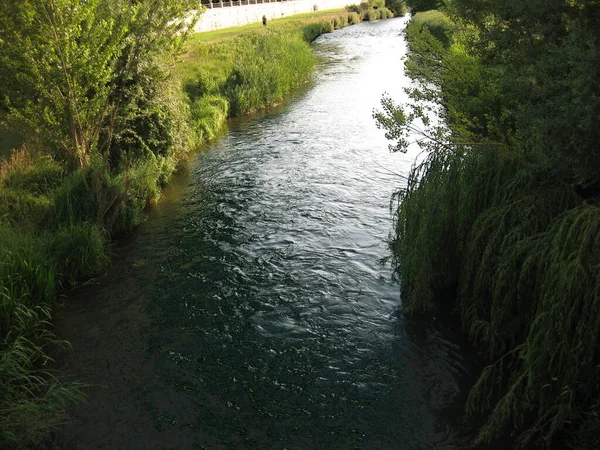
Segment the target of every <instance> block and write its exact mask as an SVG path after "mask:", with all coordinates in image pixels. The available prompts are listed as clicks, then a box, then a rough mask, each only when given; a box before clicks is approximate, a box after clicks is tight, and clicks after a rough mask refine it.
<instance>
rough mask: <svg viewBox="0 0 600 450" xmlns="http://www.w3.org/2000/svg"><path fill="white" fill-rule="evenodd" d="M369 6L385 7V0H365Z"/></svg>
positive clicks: (375, 7) (374, 7)
mask: <svg viewBox="0 0 600 450" xmlns="http://www.w3.org/2000/svg"><path fill="white" fill-rule="evenodd" d="M367 3H368V5H369V8H373V9H380V8H384V7H385V0H367Z"/></svg>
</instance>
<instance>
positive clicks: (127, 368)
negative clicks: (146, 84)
mask: <svg viewBox="0 0 600 450" xmlns="http://www.w3.org/2000/svg"><path fill="white" fill-rule="evenodd" d="M404 25H405V19H394V20H388V21H381V22H376V23H363V24H360V25H356V26H352V27H348V28H345V29H343V30H339V31H336V32H335V33H332V34H329V35H325V36H322V37H321V38H320V39H319V40H318V42H317V43H316V44H315V48H316V51H317V52H318V53H320V54H321V55H322V56H323V61H324V62H323V64H322V66H321V67H320V68H319V70H318V74H317V77H316V80H315V82H314V83H313V84H312V85H311V86H310V87H307V89H305V90H304V91H303V92H300V93H299V94H298V95H297V98H295V99H294V100H293V101H292V102H290V103H288V104H287V105H284V106H282V107H280V108H279V109H278V110H276V111H270V112H268V113H265V114H263V115H260V116H256V117H253V118H245V119H241V120H236V121H234V122H232V124H231V129H230V132H229V134H227V135H226V136H225V137H224V138H223V139H221V140H220V142H218V143H217V144H216V145H215V146H214V147H213V148H212V149H210V150H209V151H207V152H205V153H203V154H201V155H199V156H198V157H197V158H195V160H194V161H192V162H191V163H190V173H189V174H188V175H187V176H184V177H183V179H181V180H179V182H177V183H175V185H174V187H171V188H170V189H171V191H170V192H171V194H169V196H171V197H172V198H170V199H169V200H167V201H165V202H163V203H162V205H161V206H160V207H159V208H157V209H156V210H155V211H153V212H152V213H151V217H150V218H149V220H148V221H147V222H146V223H145V224H144V225H143V226H142V227H141V228H140V230H139V231H138V232H136V233H135V235H134V236H132V237H131V238H130V239H129V240H126V241H123V242H122V243H121V245H120V249H119V253H120V255H121V257H120V258H119V259H118V261H117V262H116V266H115V268H114V269H113V270H111V271H110V273H109V274H108V275H107V276H105V277H103V278H102V279H100V280H99V282H98V284H97V285H95V286H88V287H86V288H82V289H80V290H79V291H78V292H76V293H75V295H74V298H72V299H69V301H68V302H67V305H66V306H65V307H64V308H63V310H62V311H61V312H60V318H59V321H58V328H59V332H60V334H61V335H62V337H64V338H65V339H67V340H69V341H70V342H72V344H73V348H74V352H73V353H72V354H71V355H68V356H66V357H65V358H64V361H62V366H63V370H64V372H65V373H70V374H75V375H76V376H77V377H78V378H79V379H81V380H82V381H84V382H86V383H90V384H92V385H93V386H94V387H93V389H90V390H89V395H90V399H89V402H88V403H87V404H86V405H83V406H81V407H80V408H79V409H78V411H77V412H76V420H75V422H74V423H73V424H72V425H70V426H68V427H66V429H65V430H64V431H63V432H62V433H61V435H60V436H59V439H58V446H60V447H61V448H250V447H252V448H277V449H283V448H286V449H311V448H344V449H345V448H403V449H427V448H431V449H434V448H435V449H445V448H447V449H457V448H461V447H463V445H464V442H463V441H462V440H461V439H462V438H460V433H457V432H456V431H453V427H452V426H451V424H450V423H449V422H448V421H447V420H446V419H445V417H447V415H448V414H444V411H455V409H452V408H456V404H457V403H456V400H457V396H458V395H459V392H460V385H459V382H460V380H461V378H464V376H465V374H466V373H467V372H468V370H467V368H466V366H467V363H466V362H465V361H464V359H463V357H462V356H461V350H460V348H459V347H458V345H457V344H456V343H455V342H456V340H455V338H453V337H451V334H450V333H449V332H448V331H447V330H444V329H443V327H441V326H436V324H435V322H432V323H430V324H423V323H413V322H410V321H408V319H405V318H403V317H402V316H400V315H398V309H399V307H400V295H399V288H398V285H397V284H396V283H394V282H393V281H392V280H391V276H390V269H389V267H384V266H381V265H380V263H379V261H380V259H381V258H382V257H385V256H386V255H387V254H388V250H387V247H386V244H385V240H386V238H387V236H388V233H389V232H390V229H391V221H390V215H389V209H388V206H389V199H390V195H391V193H392V192H393V190H394V189H396V188H397V187H398V185H399V184H400V183H401V182H402V180H401V179H400V178H399V177H398V176H397V175H395V174H394V173H393V172H403V173H406V172H407V171H408V168H409V165H410V163H411V161H412V158H414V155H400V154H396V155H392V154H390V153H388V150H387V142H386V141H385V139H384V137H383V133H382V132H381V131H379V130H377V128H376V127H375V124H374V122H373V119H372V118H371V114H372V109H373V108H374V107H377V106H378V102H379V99H380V98H381V95H382V94H383V92H384V91H387V92H389V93H391V94H392V96H394V97H395V98H401V97H402V95H403V94H402V87H403V86H406V84H407V80H406V78H405V77H404V75H403V72H402V61H401V57H402V55H403V54H404V52H405V43H404V40H403V38H402V36H401V34H400V33H401V30H402V29H403V27H404ZM448 408H450V409H449V410H448Z"/></svg>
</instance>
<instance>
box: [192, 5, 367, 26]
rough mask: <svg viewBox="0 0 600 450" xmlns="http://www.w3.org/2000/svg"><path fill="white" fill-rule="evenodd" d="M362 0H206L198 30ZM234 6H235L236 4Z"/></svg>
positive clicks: (319, 9) (276, 17) (257, 20)
mask: <svg viewBox="0 0 600 450" xmlns="http://www.w3.org/2000/svg"><path fill="white" fill-rule="evenodd" d="M357 1H358V0H354V1H353V0H228V1H220V0H219V1H214V0H213V1H212V2H211V1H208V0H204V1H203V3H202V6H204V7H205V8H206V11H204V13H203V14H202V16H201V17H200V20H199V21H198V23H197V24H196V28H195V30H196V31H211V30H219V29H222V28H229V27H235V26H240V25H247V24H249V23H254V22H260V21H261V20H262V17H263V16H266V18H267V19H268V20H269V21H270V20H273V19H278V18H280V17H284V16H291V15H294V14H300V13H308V12H313V11H317V10H318V11H324V10H327V9H334V8H343V7H344V6H346V5H349V4H351V3H357ZM233 6H234V8H232V7H233Z"/></svg>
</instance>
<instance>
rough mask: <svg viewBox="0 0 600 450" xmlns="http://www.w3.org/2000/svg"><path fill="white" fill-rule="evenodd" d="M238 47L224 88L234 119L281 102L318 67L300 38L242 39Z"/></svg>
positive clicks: (250, 37) (288, 35)
mask: <svg viewBox="0 0 600 450" xmlns="http://www.w3.org/2000/svg"><path fill="white" fill-rule="evenodd" d="M329 23H330V22H329ZM331 26H332V25H331ZM235 46H236V58H235V63H234V66H233V69H232V72H231V74H230V75H229V78H228V79H227V81H226V83H225V86H224V95H225V97H227V99H228V100H229V103H230V114H231V115H242V114H248V113H250V112H253V111H256V110H258V109H260V108H264V107H265V106H268V105H273V104H275V103H278V102H280V101H281V100H282V99H283V96H284V95H285V94H286V93H287V92H289V91H290V90H291V89H293V88H294V87H296V86H298V85H299V84H300V83H302V82H304V81H306V80H307V79H308V77H309V76H310V74H311V73H312V69H313V66H314V63H315V57H314V55H313V53H312V51H311V50H310V48H309V47H308V45H307V43H306V42H305V41H304V40H303V39H302V37H301V36H300V35H298V34H287V33H286V34H283V33H282V34H269V35H265V34H255V35H248V36H242V37H240V38H238V39H237V40H236V42H235Z"/></svg>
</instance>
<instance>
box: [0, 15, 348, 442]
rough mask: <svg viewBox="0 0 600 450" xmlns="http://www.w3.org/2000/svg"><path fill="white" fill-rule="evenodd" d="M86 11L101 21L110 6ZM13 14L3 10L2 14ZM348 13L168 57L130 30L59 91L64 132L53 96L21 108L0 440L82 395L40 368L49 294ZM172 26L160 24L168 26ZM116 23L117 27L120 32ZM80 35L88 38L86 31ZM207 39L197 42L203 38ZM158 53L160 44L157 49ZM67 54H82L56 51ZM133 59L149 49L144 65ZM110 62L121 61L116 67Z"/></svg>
mask: <svg viewBox="0 0 600 450" xmlns="http://www.w3.org/2000/svg"><path fill="white" fill-rule="evenodd" d="M19 7H20V8H22V9H23V10H22V11H21V10H19V11H12V13H14V17H20V16H19V14H21V13H33V14H37V13H36V12H35V11H33V12H32V11H29V10H28V9H27V8H35V7H36V6H35V5H33V6H32V5H22V6H19ZM147 12H149V11H147ZM62 13H64V11H57V14H62ZM92 13H93V14H96V16H95V17H102V15H103V14H109V13H110V14H112V13H113V12H112V11H109V12H107V11H104V10H102V11H99V10H94V11H92ZM135 13H136V14H141V13H140V12H139V11H137V12H135ZM132 14H134V13H132ZM165 14H167V12H165ZM14 17H13V16H6V17H5V16H2V20H3V21H5V20H6V21H10V20H12V19H13V18H14ZM73 20H76V19H73ZM91 20H94V19H91ZM356 22H358V15H357V14H356V13H348V12H341V11H340V12H334V13H331V12H326V13H319V14H313V15H311V16H310V17H301V18H296V19H294V18H289V19H283V20H282V21H281V22H279V21H272V22H270V23H269V26H268V27H267V28H266V29H263V28H259V29H258V30H252V29H247V30H243V31H241V30H240V31H239V33H238V32H237V31H234V33H237V34H236V35H231V31H230V32H229V33H226V32H225V33H226V34H227V37H225V35H222V36H221V37H218V36H215V35H212V36H210V35H209V36H204V37H200V36H197V37H194V38H192V39H191V40H190V42H189V43H188V44H187V47H185V51H184V55H185V56H184V57H183V60H176V59H175V56H174V55H175V53H174V51H175V50H176V49H175V48H171V47H170V45H171V44H170V41H169V39H172V36H171V35H169V34H168V33H167V34H164V33H163V34H158V35H157V36H158V37H157V38H156V39H157V41H156V42H153V43H150V44H149V43H147V42H145V41H144V40H143V37H142V36H144V31H143V30H140V29H136V28H135V27H132V28H131V29H130V30H129V33H133V34H130V35H128V37H127V39H130V40H131V42H132V45H133V46H135V45H139V47H138V49H139V53H136V52H133V53H131V54H123V53H118V52H119V51H120V50H118V48H117V47H112V50H111V51H114V52H116V53H115V54H114V55H112V56H111V55H105V56H107V58H108V60H109V61H114V64H115V66H113V65H110V66H103V69H104V70H105V72H102V74H103V76H105V77H106V78H104V79H98V80H96V82H97V83H98V84H97V85H96V86H97V90H96V91H81V92H79V91H75V90H74V91H73V92H72V96H73V97H72V99H71V101H72V106H73V109H72V110H69V111H71V112H75V111H77V115H73V116H71V119H73V120H75V121H81V122H77V127H76V129H75V131H74V133H73V134H71V136H69V131H68V130H67V129H66V128H68V127H65V126H64V125H65V123H68V122H65V123H62V122H60V121H58V122H57V119H58V118H60V117H61V116H60V115H58V114H59V113H60V114H62V113H63V112H64V111H63V112H60V111H61V109H60V108H61V104H60V102H59V101H57V102H56V103H52V102H53V101H55V100H56V99H55V98H53V97H49V98H47V99H45V100H44V101H46V102H47V103H48V105H50V106H45V108H46V111H50V109H48V108H50V107H56V114H57V116H55V117H52V116H50V115H49V116H44V115H43V114H42V115H40V114H39V112H37V110H34V109H32V110H31V111H24V112H23V114H25V113H28V114H30V115H29V116H27V117H26V119H27V120H29V121H30V122H31V123H33V122H34V121H36V120H37V122H36V123H37V127H38V128H30V129H31V130H36V129H39V130H41V131H40V134H39V135H38V136H37V137H36V136H29V137H28V139H27V142H25V143H24V145H23V147H22V148H21V149H20V150H19V151H16V152H14V153H13V154H12V157H11V158H10V159H9V160H8V161H5V162H4V163H3V164H2V166H1V167H0V218H1V219H0V235H2V239H3V242H2V244H3V245H2V248H1V249H0V261H2V264H0V299H1V302H0V308H1V309H0V317H1V318H2V322H1V323H0V336H1V339H2V345H1V347H0V352H1V355H0V378H1V383H0V399H1V400H0V402H1V404H0V410H1V411H2V415H1V416H0V443H1V445H2V447H3V448H27V447H31V446H35V445H40V444H42V443H43V442H45V441H46V440H47V439H48V437H49V435H50V434H51V433H52V431H53V430H54V429H55V428H56V427H57V426H58V425H60V424H61V423H63V422H64V421H65V420H66V419H67V416H68V411H69V409H70V408H71V407H72V405H73V404H74V403H77V402H79V401H81V399H82V394H81V391H80V390H79V387H78V385H77V384H74V383H70V384H68V383H61V382H59V381H58V380H56V379H55V378H54V377H53V376H52V374H51V373H50V372H49V371H48V370H47V369H46V367H47V366H48V365H49V364H50V358H49V356H48V347H49V346H50V345H54V344H58V343H56V342H54V339H53V335H52V332H51V326H50V322H51V320H52V308H53V304H54V300H55V296H56V294H57V293H59V292H61V291H62V290H63V289H65V288H67V287H69V286H73V285H75V284H77V283H78V282H80V281H81V280H83V279H86V278H89V277H90V276H93V275H95V274H98V273H101V272H102V271H103V270H104V269H105V268H106V267H107V266H108V265H109V263H110V240H111V239H112V238H113V237H115V236H119V235H122V234H123V233H127V232H128V231H130V230H132V229H133V228H135V227H136V226H137V225H138V224H139V223H140V222H141V221H142V220H143V214H144V213H143V210H144V209H145V208H146V207H147V206H148V205H151V204H153V203H155V202H157V201H158V200H159V198H160V196H161V187H162V186H164V185H165V184H166V183H167V182H168V180H169V178H170V177H171V175H172V174H173V173H174V171H175V170H176V168H177V164H178V163H179V161H181V160H183V159H184V158H185V157H186V155H187V154H189V152H191V151H192V150H193V149H194V148H197V147H198V146H199V145H201V144H206V143H208V142H210V140H211V139H212V138H213V137H214V136H215V135H216V134H217V133H218V131H219V129H220V128H221V127H222V126H223V124H224V123H225V122H226V120H227V118H228V117H231V116H234V115H240V114H248V113H251V112H253V111H256V110H258V109H261V108H264V107H268V106H270V105H273V104H276V103H278V102H280V101H281V100H282V99H283V97H284V96H285V95H287V94H288V93H289V92H290V91H291V90H293V89H294V88H295V87H296V86H298V85H299V84H301V83H303V82H305V81H306V80H307V79H308V78H309V77H310V74H311V71H312V67H313V65H314V55H312V52H311V50H310V47H309V46H308V42H310V41H312V40H313V39H314V38H315V37H316V36H318V35H319V34H321V33H324V32H330V31H333V30H334V29H335V28H339V27H342V26H345V25H347V24H349V23H356ZM51 25H52V24H51ZM192 25H193V24H192ZM17 26H20V24H19V25H17V24H12V23H10V24H8V25H7V26H5V27H3V29H5V30H11V29H12V30H13V31H14V30H15V29H17ZM156 26H157V27H158V26H160V24H157V25H156ZM182 26H184V25H183V24H182ZM178 30H179V29H175V30H174V29H169V33H175V34H177V33H178ZM23 31H24V32H25V31H27V32H32V31H31V30H28V29H26V30H23ZM79 31H80V32H81V33H85V32H87V29H83V30H79ZM57 32H59V33H62V32H64V34H60V39H62V40H61V43H62V44H66V43H68V42H69V39H74V38H76V37H77V36H73V35H71V34H69V31H68V30H57ZM111 33H116V31H115V30H112V31H111ZM120 33H127V31H126V30H125V28H123V29H122V30H121V31H120ZM136 33H139V34H136ZM34 35H35V33H34ZM115 36H116V35H115V34H112V35H111V39H112V37H115ZM80 38H81V39H84V40H85V39H91V37H90V36H88V35H85V36H80ZM44 39H45V36H43V35H40V36H39V40H40V42H39V44H40V47H41V48H45V47H44V46H46V47H49V48H51V47H52V45H54V44H53V42H52V41H46V40H44ZM95 39H96V41H93V40H90V41H89V42H88V41H85V42H86V45H90V46H93V45H97V44H98V40H97V39H98V36H95ZM120 39H121V38H120ZM163 40H164V41H163ZM209 40H210V45H209V44H207V43H206V42H207V41H209ZM175 41H176V39H173V42H175ZM105 44H106V45H107V46H108V45H109V41H108V40H107V41H106V42H105ZM11 50H14V52H13V53H11V54H10V55H9V56H10V57H13V58H15V61H17V62H19V60H18V57H19V55H18V53H19V51H23V49H19V48H18V47H17V46H16V44H15V48H14V49H12V48H11ZM167 51H168V52H171V53H167V56H165V55H164V54H163V52H167ZM25 56H27V57H28V56H31V57H32V58H33V57H34V56H33V55H29V54H26V55H25ZM69 57H73V58H79V57H81V55H77V54H73V55H66V56H65V58H69ZM142 57H147V58H148V59H147V61H146V62H145V63H144V64H142V59H141V58H142ZM111 58H113V59H111ZM165 58H166V59H165ZM25 62H29V61H28V60H26V59H25ZM148 62H149V63H148ZM94 63H96V64H104V63H105V61H94ZM90 64H91V63H90ZM56 67H60V61H58V63H57V66H56ZM69 67H71V66H69ZM73 67H74V68H73V70H78V71H79V72H74V73H73V74H71V78H70V79H71V80H73V79H74V80H76V81H77V82H78V83H89V82H90V81H89V77H90V76H91V75H90V74H89V73H87V72H86V69H87V68H86V67H85V66H81V65H76V66H73ZM115 67H116V68H117V69H118V68H119V67H121V69H119V70H121V71H120V72H119V71H116V72H115V70H117V69H115ZM169 67H175V69H174V70H169ZM51 69H52V67H50V68H49V70H51ZM100 72H101V71H100ZM24 73H25V75H26V76H30V77H31V79H32V80H33V79H36V80H37V78H35V77H37V76H38V75H39V74H37V73H34V72H31V71H29V72H28V71H27V70H26V68H25V66H24ZM94 73H96V74H97V73H98V71H96V72H94ZM3 75H6V74H3ZM51 75H52V76H56V77H57V78H55V79H54V82H55V83H56V86H57V89H59V88H67V89H71V88H72V87H73V86H74V85H73V84H72V83H67V84H65V85H64V86H63V85H61V83H62V82H63V81H65V80H63V79H62V78H61V76H62V75H60V74H55V73H49V74H48V76H51ZM119 77H121V78H119ZM106 79H113V83H114V84H113V85H111V86H113V87H114V88H115V89H116V90H113V91H111V92H103V91H102V90H101V87H102V86H104V85H103V84H102V83H106ZM38 81H39V80H38ZM84 85H86V86H87V84H82V86H84ZM60 86H62V87H60ZM65 86H66V87H65ZM182 88H183V89H182ZM25 92H26V91H25ZM21 93H22V92H19V94H21ZM7 94H12V93H11V92H7ZM91 96H100V97H101V98H96V97H91ZM117 98H118V101H117ZM11 99H12V100H11V101H12V102H13V103H10V104H8V103H7V104H3V105H2V107H3V108H5V109H7V110H9V111H13V114H16V113H17V112H19V111H18V110H17V109H13V108H15V105H18V104H19V101H23V99H22V98H16V97H14V98H13V97H11ZM90 99H91V100H94V101H96V103H95V104H92V103H93V102H92V101H91V100H90ZM25 100H26V99H25ZM102 104H104V105H105V106H103V108H104V109H103V110H101V111H100V112H99V113H98V111H96V110H95V109H94V108H95V106H97V105H102ZM34 106H35V107H38V105H34ZM42 106H43V105H39V107H42ZM84 112H85V114H86V115H85V116H83V113H84ZM15 117H16V116H15ZM84 120H89V123H87V124H85V123H83V122H82V121H84ZM86 127H87V128H86ZM43 130H46V132H48V133H50V132H52V133H53V134H52V138H53V139H54V140H52V141H49V140H48V136H49V135H46V134H43V133H42V131H43ZM63 132H64V134H63ZM69 142H70V144H66V143H69ZM73 143H75V144H76V147H75V151H73V147H72V146H71V144H73Z"/></svg>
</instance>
